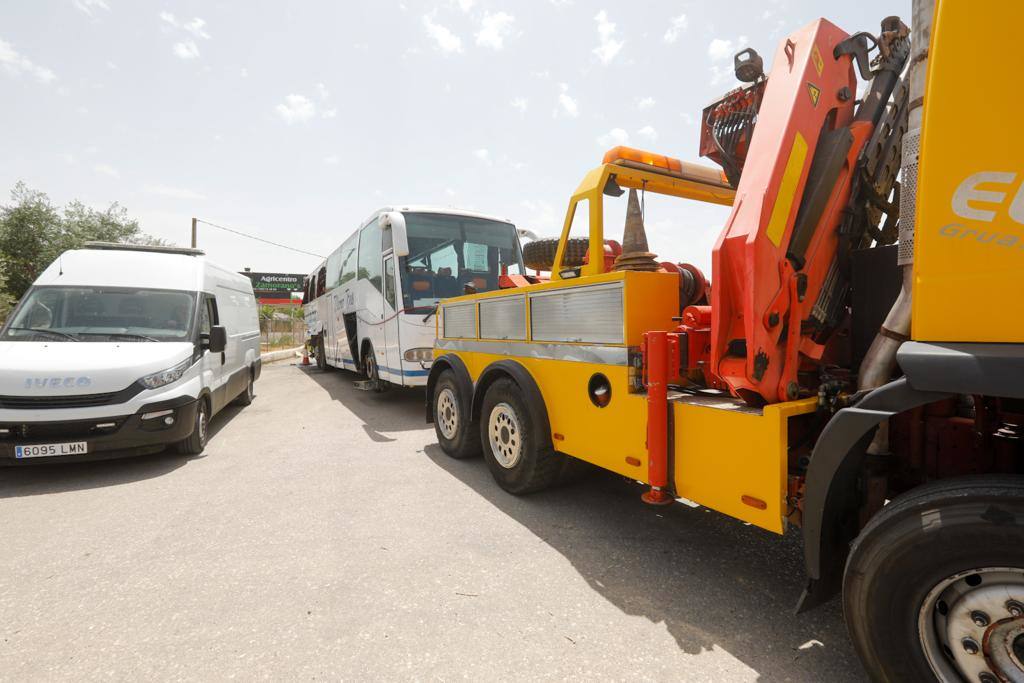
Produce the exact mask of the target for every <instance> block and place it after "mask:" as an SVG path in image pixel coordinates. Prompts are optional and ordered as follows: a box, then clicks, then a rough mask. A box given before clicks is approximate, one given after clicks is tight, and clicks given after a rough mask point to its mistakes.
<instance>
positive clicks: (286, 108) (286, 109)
mask: <svg viewBox="0 0 1024 683" xmlns="http://www.w3.org/2000/svg"><path fill="white" fill-rule="evenodd" d="M274 111H276V112H277V115H278V116H280V117H281V118H282V119H284V122H285V123H287V124H288V125H289V126H290V125H292V124H293V123H305V122H306V121H309V120H310V119H311V118H313V117H314V116H316V105H315V104H313V101H312V100H310V99H309V98H308V97H305V96H303V95H295V94H292V95H288V96H287V97H285V98H284V102H282V103H281V104H279V105H277V106H276V107H275V108H274Z"/></svg>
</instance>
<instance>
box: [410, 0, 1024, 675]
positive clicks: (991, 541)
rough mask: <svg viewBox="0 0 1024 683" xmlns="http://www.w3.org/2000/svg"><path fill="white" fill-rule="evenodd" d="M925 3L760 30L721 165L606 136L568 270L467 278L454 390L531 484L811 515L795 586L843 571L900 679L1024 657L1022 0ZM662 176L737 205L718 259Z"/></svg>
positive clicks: (444, 399) (708, 152)
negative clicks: (878, 16)
mask: <svg viewBox="0 0 1024 683" xmlns="http://www.w3.org/2000/svg"><path fill="white" fill-rule="evenodd" d="M912 19H913V21H912V27H911V28H912V29H913V30H912V31H911V30H910V29H909V28H908V27H907V26H906V25H904V24H903V22H901V21H900V20H899V19H898V18H896V17H887V18H886V19H885V20H883V21H882V24H881V30H880V31H879V32H878V34H869V33H864V32H857V33H853V34H850V33H847V32H845V31H843V30H842V29H840V28H839V27H837V26H835V25H834V24H832V23H830V22H828V21H826V20H824V19H821V20H818V21H815V22H812V23H811V24H809V25H808V26H805V27H803V28H801V29H799V30H797V31H796V32H794V33H793V34H791V35H789V36H787V37H786V38H785V39H784V40H783V41H782V42H781V43H780V45H779V47H778V49H777V51H776V54H775V56H774V62H773V67H772V69H771V71H770V72H769V73H765V71H764V66H763V60H762V59H761V57H760V55H758V54H757V53H756V52H755V51H753V50H745V51H743V52H742V53H740V54H738V55H737V56H736V59H735V70H736V76H737V78H738V79H739V80H740V81H741V82H742V85H741V86H740V87H739V88H737V89H735V90H733V91H730V92H729V93H727V94H726V95H725V96H723V97H722V98H721V99H720V100H718V101H716V102H714V103H712V104H711V105H709V106H708V108H706V109H705V110H704V112H703V117H702V130H701V153H702V155H703V156H707V157H708V158H710V159H711V160H713V161H714V162H716V163H717V164H718V165H719V166H720V167H721V170H719V169H716V168H714V167H710V166H701V165H697V164H692V163H687V162H682V161H680V160H677V159H673V158H670V157H666V156H663V155H659V154H654V153H650V152H646V151H642V150H634V149H628V148H616V149H613V150H610V151H609V152H608V153H607V154H606V155H605V158H604V160H603V163H602V164H601V165H600V166H598V167H597V168H595V169H593V170H592V171H590V172H589V173H587V174H586V176H585V177H584V179H583V181H582V182H581V183H580V185H579V187H578V188H577V190H576V192H575V193H574V194H573V195H572V197H571V199H570V202H569V207H568V211H567V213H566V218H565V223H564V226H563V230H562V234H561V236H560V238H559V240H558V243H557V247H556V248H551V245H550V244H548V245H538V248H537V249H535V250H534V252H535V253H536V254H541V253H542V252H544V253H547V256H546V257H545V258H547V261H545V262H544V263H539V262H538V259H540V260H543V258H541V257H540V256H536V257H535V258H534V259H533V263H534V265H541V266H543V267H544V268H545V270H547V271H549V272H550V276H549V277H548V278H546V279H544V278H536V277H532V278H523V277H522V276H517V277H506V278H504V279H505V284H506V287H505V288H503V289H501V290H498V291H494V292H488V293H484V294H467V295H465V296H460V297H456V298H453V299H447V300H445V301H443V302H442V304H441V305H440V307H439V312H438V319H437V342H436V346H435V350H434V357H435V360H434V364H433V367H432V370H431V374H430V377H429V381H428V388H427V401H428V406H427V413H428V420H429V421H432V422H433V423H434V425H435V429H436V433H437V438H438V441H439V443H440V445H441V447H442V449H443V450H444V451H445V452H446V453H447V454H448V455H450V456H452V457H455V458H466V457H471V456H477V455H480V454H482V455H483V458H484V460H485V461H486V463H487V466H488V467H489V469H490V471H491V472H492V474H493V475H494V478H495V480H496V481H497V483H498V484H499V485H500V486H501V487H503V488H504V489H506V490H507V491H509V492H511V493H513V494H526V493H530V492H533V491H537V490H540V489H543V488H545V487H548V486H551V485H553V484H555V483H556V482H557V481H558V480H559V479H560V477H561V476H562V474H563V473H564V472H565V471H566V470H567V469H568V468H569V467H571V466H572V465H573V463H574V462H575V461H577V460H579V461H584V462H587V463H591V464H593V465H596V466H598V467H601V468H604V469H607V470H610V471H612V472H616V473H619V474H621V475H623V476H625V477H628V478H629V479H631V480H635V481H638V482H641V483H643V484H645V485H646V489H647V490H646V491H645V492H644V494H643V499H644V501H645V502H647V503H649V504H653V505H664V504H672V503H673V502H674V501H675V500H677V499H679V498H683V499H687V500H689V501H694V502H696V503H699V504H700V505H703V506H706V507H707V508H710V509H712V510H716V511H718V512H721V513H724V514H726V515H729V516H731V517H734V518H736V519H738V520H742V521H744V522H748V523H750V524H754V525H756V526H758V527H761V528H763V529H765V530H767V531H769V532H773V533H778V534H781V533H782V532H784V531H785V529H786V528H787V527H788V526H791V525H796V526H799V527H801V529H802V534H803V537H804V554H805V564H806V570H807V588H806V590H805V592H804V594H803V596H802V598H801V601H800V605H798V609H801V610H803V609H809V608H811V607H813V606H815V605H817V604H820V603H821V602H823V601H825V600H828V599H830V598H831V597H833V596H834V595H836V594H837V593H839V592H841V593H842V599H843V604H844V612H845V615H846V620H847V623H848V626H849V631H850V634H851V637H852V639H853V641H854V644H855V646H856V648H857V651H858V653H859V654H860V656H861V659H862V661H863V663H864V666H865V668H866V670H867V671H868V673H869V674H870V675H871V676H872V677H873V678H875V679H877V680H885V681H916V680H927V679H930V678H935V679H939V680H946V681H958V680H966V681H980V682H981V683H996V682H997V681H1020V680H1024V476H1022V475H1024V447H1022V443H1024V441H1022V437H1024V289H1022V274H1024V142H1022V141H1021V137H1020V135H1019V133H1018V130H1017V129H1018V126H1017V125H1016V124H1017V122H1018V120H1019V119H1020V106H1019V100H1020V98H1019V97H1017V96H1013V95H1012V94H1009V93H1008V90H1010V89H1011V88H1012V83H1013V78H1012V76H1013V70H1014V67H1015V65H1016V64H1017V63H1018V62H1019V56H1018V49H1017V45H1016V44H1017V41H1018V38H1017V33H1018V30H1019V27H1020V26H1021V25H1024V5H1022V4H1020V3H1010V2H1001V3H995V2H983V3H966V2H961V1H957V0H915V2H914V4H913V18H912ZM858 76H859V77H860V80H862V81H865V82H866V86H865V89H864V91H863V95H862V96H861V97H860V98H859V99H858V98H857V96H856V93H857V92H858ZM649 194H650V195H660V196H664V197H672V198H681V199H685V200H690V201H700V202H710V203H716V204H723V205H729V206H731V207H732V210H731V211H732V212H731V214H730V217H729V219H728V221H727V223H726V225H725V226H724V229H723V231H722V233H721V235H720V237H719V239H718V242H717V244H716V246H715V249H714V252H713V259H712V277H711V278H706V277H705V276H704V274H703V273H701V272H700V269H698V268H696V267H694V266H692V265H690V264H686V263H678V262H670V261H659V260H658V258H657V257H656V256H655V255H654V254H652V253H650V251H649V249H648V247H647V240H646V234H645V229H644V221H645V219H646V218H647V216H646V213H647V209H646V206H647V202H646V201H645V200H646V198H647V196H648V195H649ZM616 198H618V201H625V202H626V225H625V229H624V234H623V238H622V243H621V244H620V243H618V242H615V241H612V240H610V239H606V234H605V225H604V217H605V204H606V203H607V202H609V201H615V200H616ZM574 219H583V222H585V224H586V226H587V234H586V235H585V236H582V237H578V236H576V235H574V234H571V233H572V230H571V229H572V227H573V225H574ZM576 222H578V221H576ZM679 230H680V237H681V239H685V230H686V228H685V227H683V226H680V228H679ZM542 247H543V248H542ZM529 251H530V250H529V247H528V248H527V249H525V250H524V255H525V256H526V260H527V263H528V264H529V263H530V262H531V257H530V254H529ZM551 252H553V254H552V253H551Z"/></svg>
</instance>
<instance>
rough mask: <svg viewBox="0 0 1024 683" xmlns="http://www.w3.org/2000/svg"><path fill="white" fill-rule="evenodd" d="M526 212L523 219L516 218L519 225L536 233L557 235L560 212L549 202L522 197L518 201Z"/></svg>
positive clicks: (559, 226)
mask: <svg viewBox="0 0 1024 683" xmlns="http://www.w3.org/2000/svg"><path fill="white" fill-rule="evenodd" d="M519 205H520V206H522V207H523V208H524V209H526V211H527V212H528V214H527V216H526V219H525V220H517V221H516V223H517V224H518V225H519V227H522V228H526V229H527V230H532V231H534V232H535V233H537V234H538V235H541V236H544V235H557V234H558V232H559V230H560V229H561V227H562V218H563V216H562V214H561V213H559V210H558V209H556V208H555V207H554V206H552V205H551V204H550V203H549V202H546V201H544V200H542V199H538V200H533V199H524V200H522V201H521V202H519Z"/></svg>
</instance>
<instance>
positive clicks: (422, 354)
mask: <svg viewBox="0 0 1024 683" xmlns="http://www.w3.org/2000/svg"><path fill="white" fill-rule="evenodd" d="M404 355H405V359H406V360H407V361H409V362H410V363H429V362H430V361H432V360H434V349H432V348H429V347H428V348H421V349H409V350H408V351H406V352H405V354H404Z"/></svg>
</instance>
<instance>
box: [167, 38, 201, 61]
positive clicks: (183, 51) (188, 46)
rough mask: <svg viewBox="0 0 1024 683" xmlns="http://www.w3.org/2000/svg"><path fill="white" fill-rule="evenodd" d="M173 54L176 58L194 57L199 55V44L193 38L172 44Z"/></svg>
mask: <svg viewBox="0 0 1024 683" xmlns="http://www.w3.org/2000/svg"><path fill="white" fill-rule="evenodd" d="M173 50H174V56H175V57H177V58H178V59H195V58H196V57H198V56H199V46H198V45H196V42H195V41H194V40H185V41H182V42H180V43H175V44H174V48H173Z"/></svg>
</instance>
